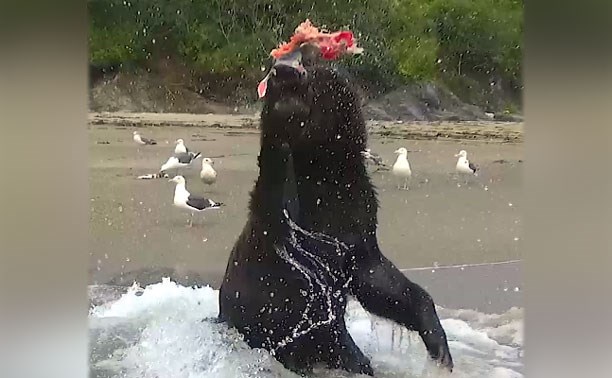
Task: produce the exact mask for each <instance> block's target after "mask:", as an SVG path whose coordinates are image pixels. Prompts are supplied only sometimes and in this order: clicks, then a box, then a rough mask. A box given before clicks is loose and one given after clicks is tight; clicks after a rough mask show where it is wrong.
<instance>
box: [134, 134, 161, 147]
mask: <svg viewBox="0 0 612 378" xmlns="http://www.w3.org/2000/svg"><path fill="white" fill-rule="evenodd" d="M132 134H134V136H133V139H134V142H136V143H138V144H145V145H152V144H157V142H156V141H155V140H154V139H148V138H143V137H142V136H140V133H139V132H138V131H134V132H133V133H132Z"/></svg>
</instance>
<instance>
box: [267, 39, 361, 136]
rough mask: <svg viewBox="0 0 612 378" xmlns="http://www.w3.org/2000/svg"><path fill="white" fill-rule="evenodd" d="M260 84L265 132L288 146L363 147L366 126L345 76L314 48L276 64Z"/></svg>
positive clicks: (298, 50) (293, 53)
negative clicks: (342, 145)
mask: <svg viewBox="0 0 612 378" xmlns="http://www.w3.org/2000/svg"><path fill="white" fill-rule="evenodd" d="M262 83H263V84H264V85H265V87H264V90H263V91H262V92H260V96H262V97H264V107H263V111H262V129H263V130H262V131H263V132H264V133H273V134H274V136H276V137H279V138H280V139H283V141H285V140H286V141H287V142H289V144H291V145H296V144H299V143H302V142H316V143H319V144H325V143H329V142H340V143H345V142H350V143H352V144H357V145H359V148H363V147H364V143H365V134H366V132H365V123H364V121H363V116H362V114H361V108H360V102H359V100H358V98H357V95H356V92H355V91H354V90H353V89H352V88H351V85H350V83H349V80H348V77H346V75H343V74H341V73H340V71H339V70H337V69H335V68H333V67H331V65H330V64H329V62H326V61H324V60H323V59H321V55H320V51H319V49H318V48H317V47H316V46H313V45H303V46H301V47H300V48H299V49H296V50H295V51H293V52H292V53H290V54H287V55H285V56H283V57H281V58H279V59H277V60H275V61H274V62H273V64H272V67H271V68H270V71H269V73H268V75H267V76H266V78H265V79H264V81H262ZM261 85H262V84H260V87H261ZM343 139H344V140H343Z"/></svg>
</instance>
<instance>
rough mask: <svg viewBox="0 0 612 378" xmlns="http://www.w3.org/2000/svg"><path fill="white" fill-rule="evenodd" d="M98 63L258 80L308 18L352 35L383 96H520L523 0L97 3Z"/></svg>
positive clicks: (93, 19) (94, 37)
mask: <svg viewBox="0 0 612 378" xmlns="http://www.w3.org/2000/svg"><path fill="white" fill-rule="evenodd" d="M88 8H89V16H90V35H89V42H90V55H89V59H90V64H91V65H92V66H93V67H98V68H103V67H118V66H121V67H143V68H144V67H149V66H151V65H152V63H153V62H154V61H155V60H159V59H164V58H166V57H167V56H172V57H173V58H174V59H178V60H179V61H181V63H183V64H184V65H185V66H186V67H188V68H189V70H190V71H191V72H192V73H193V74H194V75H195V76H206V77H210V75H211V74H212V75H214V76H216V77H233V78H241V79H243V80H249V81H250V80H256V79H259V78H260V77H261V75H262V73H261V67H262V66H263V65H265V64H266V63H267V62H268V59H269V57H268V54H269V51H270V50H271V49H272V48H274V47H275V46H276V45H277V44H278V43H279V42H281V41H285V40H287V39H288V38H289V36H290V35H291V34H292V33H293V30H294V29H295V27H296V26H297V25H298V24H299V23H300V22H302V21H304V20H305V19H306V18H310V19H311V20H312V21H313V23H314V24H315V25H317V26H320V27H321V26H324V27H326V28H327V29H329V30H336V29H339V28H345V27H348V28H350V30H352V31H354V32H355V34H356V36H357V37H358V38H359V44H360V45H361V46H362V47H364V49H365V54H364V55H363V56H361V57H358V58H356V59H355V58H351V59H347V60H346V61H345V63H346V64H347V65H348V66H349V68H350V69H351V70H352V71H353V72H355V73H356V74H357V75H358V76H360V77H361V78H362V79H365V80H369V81H372V82H375V83H378V84H379V85H381V86H383V87H390V86H393V85H397V84H400V83H404V82H413V81H423V80H425V81H435V82H438V83H443V84H445V85H446V86H448V87H451V88H453V89H454V90H455V91H457V92H458V93H461V92H464V91H465V90H466V88H468V87H471V86H472V84H469V83H474V82H480V83H481V84H488V82H489V81H490V80H492V78H496V80H503V82H504V83H505V84H506V85H507V87H508V88H511V89H512V90H514V91H516V92H518V93H520V91H521V88H522V76H521V58H522V35H523V1H522V0H335V1H322V0H310V1H302V0H291V1H287V0H171V1H168V0H131V1H123V0H89V1H88Z"/></svg>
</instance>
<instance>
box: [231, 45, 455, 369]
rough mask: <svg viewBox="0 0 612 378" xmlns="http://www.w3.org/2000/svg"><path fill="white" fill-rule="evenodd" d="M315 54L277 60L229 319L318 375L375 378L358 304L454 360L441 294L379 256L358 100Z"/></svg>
mask: <svg viewBox="0 0 612 378" xmlns="http://www.w3.org/2000/svg"><path fill="white" fill-rule="evenodd" d="M317 53H318V51H317V49H316V48H313V47H307V46H303V47H301V48H300V49H298V50H296V51H295V52H294V53H292V54H289V55H288V56H287V57H284V58H282V59H278V60H276V61H275V62H274V64H273V66H272V68H271V71H270V75H269V79H268V82H267V85H268V86H267V90H266V94H265V98H264V107H263V110H262V114H261V149H260V154H259V158H258V163H259V177H258V179H257V181H256V184H255V187H254V189H253V191H252V192H251V201H250V213H249V218H248V221H247V223H246V225H245V227H244V229H243V231H242V233H241V235H240V236H239V238H238V240H237V241H236V244H235V245H234V248H233V250H232V252H231V255H230V258H229V261H228V264H227V270H226V272H225V276H224V280H223V283H222V285H221V289H220V297H219V305H220V314H219V320H221V321H223V322H226V323H227V324H228V325H229V326H231V327H235V328H236V329H237V330H238V331H239V332H240V333H241V334H243V335H244V337H245V341H246V342H247V343H248V345H250V346H251V347H253V348H265V349H267V350H269V351H270V352H271V353H272V354H273V355H274V356H275V357H276V358H277V359H278V360H279V361H280V362H281V363H283V365H284V366H285V367H287V368H289V369H291V370H293V371H296V372H307V371H310V370H311V369H312V367H313V366H314V365H315V364H326V365H327V366H328V367H330V368H339V369H344V370H347V371H349V372H353V373H362V374H368V375H373V370H372V367H371V366H370V361H369V359H368V358H367V357H366V356H365V355H364V354H363V353H362V352H361V350H360V349H359V348H358V347H357V345H356V344H355V342H354V341H353V339H352V338H351V335H350V334H349V333H348V331H347V329H346V324H345V320H344V313H345V309H346V303H347V299H348V297H349V295H350V296H352V297H354V298H355V299H356V300H358V301H359V302H360V303H361V305H362V306H363V307H364V308H365V309H366V310H367V311H369V312H370V313H372V314H375V315H378V316H381V317H384V318H387V319H390V320H392V321H394V322H396V323H398V324H400V325H403V326H404V327H406V328H407V329H409V330H414V331H417V332H418V333H419V335H420V336H421V338H422V340H423V342H424V344H425V347H426V348H427V351H428V353H429V356H430V357H431V358H432V359H433V360H435V361H437V362H438V364H439V365H441V366H443V367H444V368H446V369H448V370H451V371H452V368H453V360H452V357H451V354H450V351H449V347H448V342H447V339H446V334H445V332H444V329H443V328H442V326H441V324H440V320H439V318H438V316H437V314H436V310H435V307H434V302H433V300H432V298H431V296H430V295H429V294H428V293H427V292H426V291H425V290H424V289H423V288H421V287H420V286H419V285H417V284H415V283H413V282H411V281H410V280H408V278H406V276H404V274H402V273H401V272H400V271H399V270H398V269H397V268H396V267H395V266H394V265H393V263H391V262H390V261H389V260H388V259H387V258H385V256H384V255H383V254H382V252H381V251H380V249H379V246H378V241H377V237H376V228H377V210H378V201H377V197H376V191H375V188H374V186H373V184H372V183H371V181H370V178H369V176H368V174H367V172H366V167H365V162H364V157H363V155H362V154H361V152H362V151H364V150H365V148H366V143H367V131H366V127H365V121H364V119H363V116H362V113H361V108H360V104H359V100H358V98H357V95H356V92H355V91H354V90H353V89H352V88H351V85H350V84H349V81H348V79H347V78H346V77H344V76H343V75H340V74H339V72H338V70H336V69H333V68H332V67H331V66H329V64H327V63H326V62H323V61H322V60H321V59H318V55H317Z"/></svg>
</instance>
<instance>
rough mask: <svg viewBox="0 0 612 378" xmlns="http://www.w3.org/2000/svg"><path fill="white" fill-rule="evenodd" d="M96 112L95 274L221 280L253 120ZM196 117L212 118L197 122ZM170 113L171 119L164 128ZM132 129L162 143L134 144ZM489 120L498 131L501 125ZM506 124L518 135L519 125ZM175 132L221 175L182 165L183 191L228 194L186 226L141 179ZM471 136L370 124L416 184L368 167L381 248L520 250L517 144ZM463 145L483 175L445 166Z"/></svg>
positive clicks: (242, 208)
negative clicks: (402, 186)
mask: <svg viewBox="0 0 612 378" xmlns="http://www.w3.org/2000/svg"><path fill="white" fill-rule="evenodd" d="M96 117H97V115H91V116H90V119H91V120H92V122H91V124H90V128H89V143H90V167H91V170H90V179H89V180H90V197H91V198H90V200H91V217H90V225H91V226H90V227H91V232H90V250H89V254H90V266H89V271H90V283H92V284H101V283H112V284H131V283H132V282H133V280H137V281H139V282H141V283H143V284H146V283H150V282H157V281H159V277H160V276H162V275H170V276H172V277H173V278H174V279H176V280H178V281H180V282H182V283H185V284H194V283H202V282H207V283H210V284H212V285H215V286H216V285H218V284H219V282H220V278H221V276H222V274H223V272H224V270H225V265H226V262H227V257H228V255H229V252H230V250H231V248H232V246H233V244H234V242H235V240H236V237H237V236H238V234H239V232H240V231H241V229H242V227H243V225H244V222H245V220H246V216H247V213H246V207H247V202H248V195H249V192H250V190H251V188H252V186H253V183H254V180H255V179H256V177H257V166H256V157H257V154H258V150H259V134H258V132H257V130H256V129H254V128H253V127H252V126H251V127H247V126H244V125H242V124H241V121H239V119H240V117H243V116H236V117H233V116H211V117H203V116H198V117H196V116H194V117H190V116H185V117H183V118H181V117H178V118H179V119H182V120H183V121H180V122H169V121H168V119H169V118H172V117H173V116H172V115H171V116H168V115H165V116H164V115H162V116H160V117H158V118H156V117H143V118H141V119H144V120H145V121H142V122H141V123H139V122H137V121H134V119H137V118H138V117H139V116H138V115H129V117H127V119H128V120H129V121H125V119H126V118H125V117H124V115H121V114H115V115H112V116H111V115H105V116H104V117H102V118H103V119H106V120H107V121H108V122H107V121H105V122H99V119H102V118H96ZM121 117H124V118H121ZM96 119H97V120H98V121H96ZM121 119H124V121H121ZM202 119H205V120H206V121H202ZM228 119H229V120H230V121H228V122H227V123H224V122H225V121H227V120H228ZM111 120H113V121H111ZM155 122H157V123H155ZM190 122H191V123H190ZM201 122H208V124H206V123H205V125H206V126H203V125H202V123H201ZM147 123H148V124H155V126H147ZM168 123H170V124H174V125H175V126H163V125H165V124H168ZM187 123H190V124H189V127H186V126H187V125H186V124H187ZM215 123H219V124H220V125H224V126H223V127H220V126H218V125H215ZM400 126H401V125H400ZM135 127H138V129H139V130H140V131H141V132H142V134H143V135H144V136H147V137H152V138H154V139H156V140H157V141H158V142H159V144H158V145H157V146H145V147H139V146H137V145H135V144H134V143H133V142H132V130H134V129H135ZM419 127H423V128H425V127H430V128H431V127H432V126H426V125H420V126H419ZM466 127H467V126H466ZM472 127H476V126H472ZM486 127H488V129H487V130H495V129H496V127H499V126H498V125H496V124H491V125H489V126H486ZM508 127H510V128H511V129H513V130H514V131H513V132H518V133H520V134H521V135H522V125H510V126H508ZM516 130H519V131H516ZM379 131H380V130H379ZM179 137H180V138H183V139H184V140H185V141H186V143H187V145H188V147H189V148H190V149H192V150H196V151H201V152H202V153H203V155H204V156H208V157H212V158H214V159H215V167H216V169H217V171H218V173H219V179H218V182H217V183H216V184H215V185H214V186H212V187H207V188H205V187H204V184H202V183H201V182H200V181H199V177H198V171H199V170H198V167H196V166H194V167H191V168H190V169H187V170H186V171H185V172H184V175H185V176H186V178H187V187H188V189H189V190H190V191H191V192H192V193H199V194H204V195H207V196H210V197H211V198H213V199H215V200H218V201H222V202H224V203H226V204H227V206H226V207H225V208H224V209H223V210H221V211H218V212H215V213H212V212H211V213H206V214H205V215H203V216H197V215H196V217H195V218H194V219H195V225H194V227H193V228H189V227H187V221H188V218H189V214H188V213H186V212H184V211H181V210H179V209H176V208H174V207H173V206H172V195H173V190H174V184H172V183H169V182H168V181H167V180H166V179H157V180H138V179H137V178H136V177H137V176H138V175H142V174H147V173H154V172H156V171H157V170H158V169H159V166H160V165H161V164H162V163H163V162H164V161H165V160H166V159H167V158H168V157H169V156H170V154H171V152H172V149H173V144H172V142H173V141H174V140H175V139H176V138H179ZM521 138H522V137H521ZM521 138H517V139H515V141H516V140H520V139H521ZM477 139H480V140H472V141H469V140H454V141H449V140H439V139H438V140H415V139H411V140H408V139H400V138H399V137H398V135H393V136H384V135H381V133H380V132H373V133H372V136H371V138H370V145H371V147H372V149H373V150H374V151H377V152H379V153H380V154H381V155H382V156H383V157H384V158H385V160H386V161H387V162H388V163H392V162H393V159H394V155H393V151H394V150H395V149H397V148H398V147H401V146H404V147H406V148H407V149H408V150H410V151H414V152H411V153H410V154H409V159H410V161H411V164H412V165H413V170H414V175H415V177H414V178H413V180H412V185H411V190H409V191H400V190H397V189H396V184H395V182H394V181H393V177H392V176H391V174H390V173H387V172H378V173H373V176H372V177H373V180H374V182H375V184H376V186H377V187H378V191H379V198H380V202H381V208H380V210H379V219H380V224H379V229H378V236H379V241H380V244H381V248H382V249H383V251H384V252H385V254H386V255H387V256H388V257H389V258H390V259H391V260H392V261H394V262H395V264H396V265H397V266H398V267H400V268H406V269H409V268H416V267H428V266H435V265H440V266H442V265H451V264H472V263H489V262H499V261H506V260H516V259H521V258H522V254H521V253H522V252H521V251H522V234H523V230H522V224H521V217H520V214H521V204H522V203H523V201H522V181H521V180H522V166H523V164H522V163H521V162H519V160H521V159H522V158H523V153H522V145H521V144H520V143H508V140H506V139H504V138H498V139H495V138H485V137H479V138H477ZM482 140H488V141H489V142H483V141H482ZM459 149H466V150H467V151H468V153H469V154H470V156H469V157H470V159H471V160H472V161H474V162H475V163H477V164H479V165H480V166H481V174H480V176H479V177H476V178H473V179H471V181H470V182H469V183H468V184H467V185H466V184H465V181H464V180H458V179H457V178H456V177H454V175H453V174H452V172H453V169H454V164H455V158H454V156H453V155H454V154H455V153H456V152H457V151H458V150H459ZM502 159H503V162H499V160H502ZM504 269H506V271H508V268H507V267H506V268H504ZM414 274H415V275H416V277H421V278H419V279H418V280H417V282H420V283H421V282H424V285H425V286H430V285H432V290H434V289H433V288H436V289H435V290H436V291H440V290H442V289H441V288H440V285H442V284H441V283H440V281H439V278H436V280H438V281H436V280H432V279H429V278H427V277H428V276H430V275H429V274H424V273H423V272H420V273H418V272H415V273H414ZM488 275H489V276H490V277H494V280H498V281H500V282H502V284H503V281H504V280H505V281H506V286H508V285H509V286H513V284H514V283H516V282H518V280H519V278H518V277H519V275H518V274H517V271H516V269H514V270H512V272H511V273H508V277H509V278H508V279H509V280H510V281H512V282H508V279H504V278H503V277H495V274H494V273H491V272H489V273H488ZM436 277H439V275H438V276H436ZM476 278H477V276H475V275H472V276H471V281H472V286H474V287H476V286H478V283H477V282H478V280H477V279H476ZM475 279H476V280H475ZM455 281H457V282H461V279H459V278H457V279H456V280H455ZM436 282H437V283H436ZM465 282H467V281H465ZM436 285H437V286H436ZM466 285H467V283H466ZM498 286H499V285H498ZM466 289H467V287H466ZM456 290H457V287H456V285H455V291H456ZM451 292H452V291H451ZM511 302H512V303H515V302H516V300H513V301H511ZM505 307H506V306H505Z"/></svg>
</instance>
